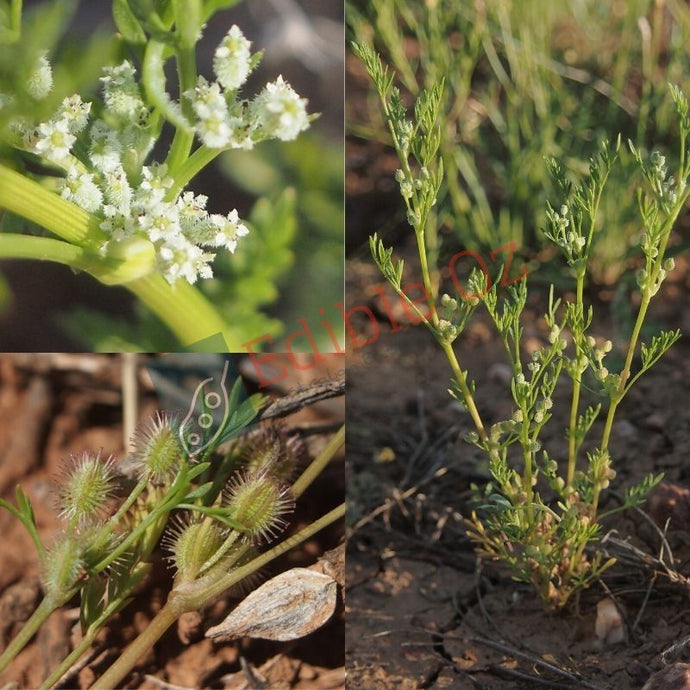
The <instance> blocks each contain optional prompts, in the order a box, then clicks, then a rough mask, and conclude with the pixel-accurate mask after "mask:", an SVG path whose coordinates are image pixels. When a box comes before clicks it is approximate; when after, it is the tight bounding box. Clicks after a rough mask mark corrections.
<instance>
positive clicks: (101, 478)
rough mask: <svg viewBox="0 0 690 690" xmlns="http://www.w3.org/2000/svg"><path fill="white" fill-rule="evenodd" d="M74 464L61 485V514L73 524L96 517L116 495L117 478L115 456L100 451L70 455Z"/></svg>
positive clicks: (90, 520)
mask: <svg viewBox="0 0 690 690" xmlns="http://www.w3.org/2000/svg"><path fill="white" fill-rule="evenodd" d="M71 460H72V463H73V464H72V466H71V467H70V468H69V469H68V470H67V476H66V478H65V479H64V480H63V482H62V485H61V486H60V505H61V512H60V516H61V517H64V518H66V519H67V520H69V523H70V525H71V526H74V527H77V526H84V525H88V524H90V523H92V522H94V521H96V520H97V519H98V518H99V517H100V516H101V515H102V514H103V510H104V508H105V507H106V506H107V505H108V503H109V501H110V499H111V498H112V497H113V492H114V490H115V486H116V481H115V478H114V473H113V456H112V455H111V456H109V457H108V458H107V459H106V460H102V459H101V451H99V452H98V453H96V454H95V455H94V454H93V453H88V452H85V453H82V455H80V456H78V457H75V456H74V455H73V456H71Z"/></svg>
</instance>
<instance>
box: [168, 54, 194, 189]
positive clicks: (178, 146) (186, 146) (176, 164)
mask: <svg viewBox="0 0 690 690" xmlns="http://www.w3.org/2000/svg"><path fill="white" fill-rule="evenodd" d="M177 75H178V79H179V83H180V102H181V104H182V112H183V113H184V114H185V115H186V116H187V117H188V119H189V120H190V121H193V118H194V113H193V112H191V108H190V107H189V103H188V102H187V101H186V100H185V99H184V97H183V94H184V93H185V91H189V90H190V89H193V88H194V87H195V85H196V53H195V50H194V45H191V46H188V45H183V46H180V47H179V48H178V50H177ZM193 142H194V132H193V131H189V130H185V129H183V128H181V127H178V128H177V129H176V130H175V136H174V138H173V143H172V146H171V147H170V152H169V153H168V157H167V158H166V161H165V162H166V164H167V166H168V173H169V174H170V175H173V176H174V175H175V173H176V172H177V170H178V168H180V167H181V166H182V165H183V164H184V162H185V161H186V160H187V159H188V158H189V152H190V151H191V148H192V143H193ZM184 186H185V185H182V187H184ZM182 187H180V189H182Z"/></svg>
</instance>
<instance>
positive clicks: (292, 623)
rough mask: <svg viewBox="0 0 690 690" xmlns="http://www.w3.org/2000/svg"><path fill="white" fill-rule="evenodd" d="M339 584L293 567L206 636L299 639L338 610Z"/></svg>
mask: <svg viewBox="0 0 690 690" xmlns="http://www.w3.org/2000/svg"><path fill="white" fill-rule="evenodd" d="M336 598H337V584H336V582H335V580H334V579H333V578H332V577H329V576H328V575H324V574H323V573H318V572H315V571H314V570H310V569H309V568H293V569H292V570H288V571H287V572H286V573H281V574H280V575H277V576H276V577H274V578H272V579H270V580H269V581H268V582H265V583H264V584H263V585H261V587H259V588H258V589H256V590H254V591H253V592H252V593H251V594H250V595H249V596H248V597H246V598H245V599H244V600H243V601H242V602H240V604H238V606H237V607H235V609H233V611H232V613H230V615H229V616H228V617H227V618H226V619H225V620H224V621H223V622H222V623H220V624H219V625H216V626H214V627H213V628H209V629H208V630H207V631H206V637H227V638H230V639H235V638H238V637H260V638H262V639H264V640H280V641H285V640H296V639H297V638H299V637H304V635H308V634H309V633H310V632H313V631H314V630H316V629H317V628H320V627H321V626H322V625H323V624H324V623H325V622H326V621H327V620H328V619H329V618H330V617H331V616H332V615H333V611H334V610H335V604H336Z"/></svg>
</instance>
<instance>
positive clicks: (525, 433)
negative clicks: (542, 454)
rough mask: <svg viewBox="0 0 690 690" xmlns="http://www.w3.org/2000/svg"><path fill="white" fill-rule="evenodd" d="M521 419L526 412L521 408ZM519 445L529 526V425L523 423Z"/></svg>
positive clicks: (531, 508) (531, 513) (531, 519)
mask: <svg viewBox="0 0 690 690" xmlns="http://www.w3.org/2000/svg"><path fill="white" fill-rule="evenodd" d="M522 418H523V420H527V419H528V416H527V410H526V409H524V408H522ZM520 445H521V446H522V455H523V457H524V460H525V473H524V475H523V477H522V490H523V491H524V492H525V495H526V497H527V498H526V501H527V519H528V521H529V523H530V524H532V523H533V522H534V506H533V501H534V489H533V488H532V456H533V453H532V451H530V450H529V445H530V438H529V424H527V423H526V422H523V424H522V430H521V432H520Z"/></svg>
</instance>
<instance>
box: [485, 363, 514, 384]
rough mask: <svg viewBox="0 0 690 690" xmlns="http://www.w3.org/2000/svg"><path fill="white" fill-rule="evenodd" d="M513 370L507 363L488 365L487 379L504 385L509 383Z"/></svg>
mask: <svg viewBox="0 0 690 690" xmlns="http://www.w3.org/2000/svg"><path fill="white" fill-rule="evenodd" d="M512 378H513V370H512V369H511V368H510V367H509V366H508V365H507V364H501V363H496V364H492V365H491V366H490V367H489V379H490V380H491V381H493V382H494V383H500V384H502V385H504V386H507V385H510V381H511V380H512Z"/></svg>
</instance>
